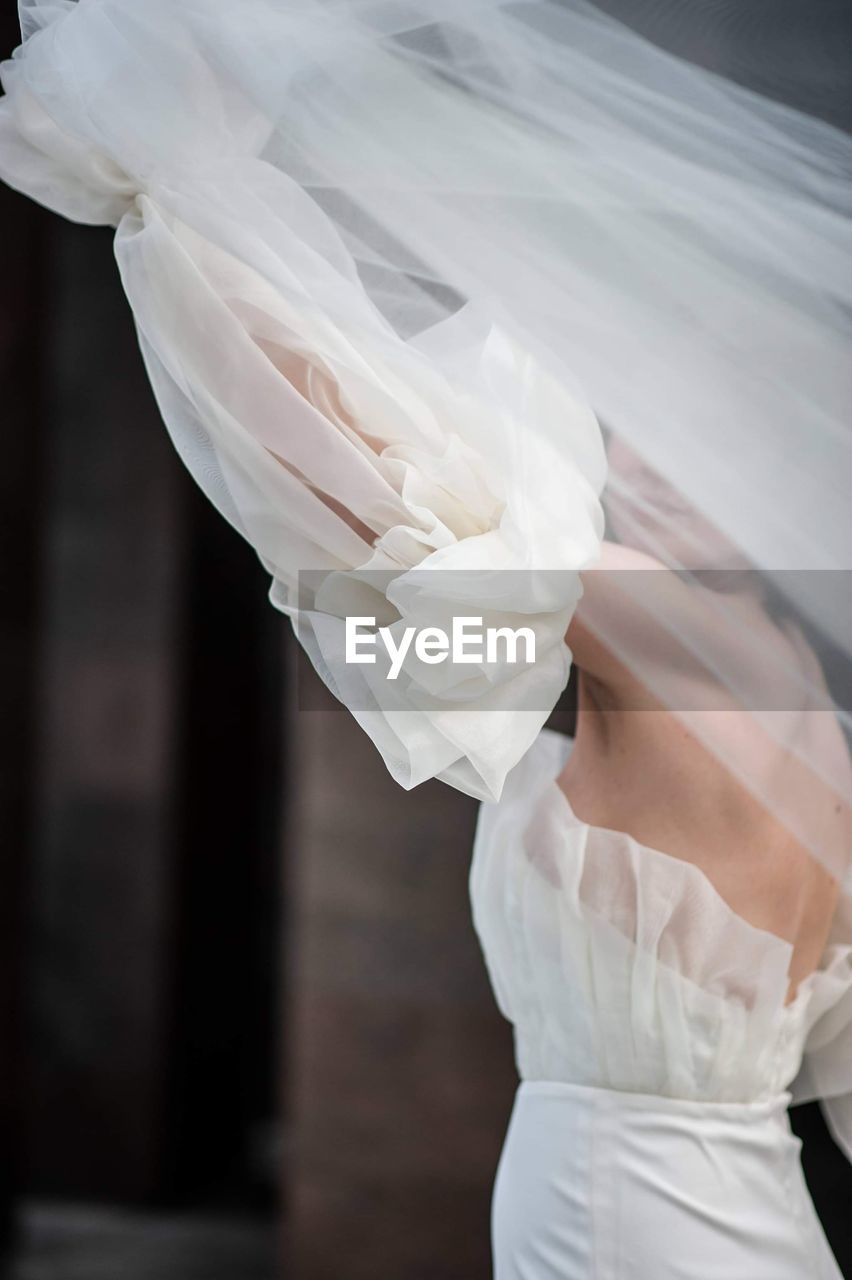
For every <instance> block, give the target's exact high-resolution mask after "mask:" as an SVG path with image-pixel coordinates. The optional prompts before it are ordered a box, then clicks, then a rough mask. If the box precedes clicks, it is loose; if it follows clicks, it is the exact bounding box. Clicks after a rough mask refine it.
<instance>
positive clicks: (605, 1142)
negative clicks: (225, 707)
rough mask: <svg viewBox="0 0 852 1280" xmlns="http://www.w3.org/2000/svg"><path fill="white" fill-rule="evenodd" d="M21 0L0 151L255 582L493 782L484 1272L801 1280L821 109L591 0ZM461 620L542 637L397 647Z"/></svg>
mask: <svg viewBox="0 0 852 1280" xmlns="http://www.w3.org/2000/svg"><path fill="white" fill-rule="evenodd" d="M21 18H22V32H23V43H22V45H21V47H20V49H19V50H17V51H16V54H15V56H14V57H13V58H12V59H11V60H10V61H8V62H6V63H4V64H3V67H2V79H3V87H4V90H5V97H4V98H3V99H2V101H0V175H2V176H3V177H4V179H5V180H6V181H7V182H9V183H10V184H11V185H13V186H15V187H17V188H18V189H20V190H22V191H24V192H25V193H27V194H28V195H30V196H32V197H33V198H34V199H36V200H39V201H40V202H42V203H43V204H45V205H47V206H48V207H50V208H52V209H54V210H56V211H58V212H60V213H62V214H64V215H65V216H67V217H71V218H74V219H76V220H78V221H81V222H88V223H107V224H111V225H113V226H114V227H115V229H116V236H115V252H116V258H117V262H118V266H119V270H120V272H121V276H122V281H123V284H124V287H125V290H126V293H127V295H128V299H129V301H130V304H131V306H132V308H133V313H134V318H135V322H136V326H137V331H138V335H139V343H140V348H141V351H142V355H143V358H144V360H145V364H146V367H147V370H148V373H149V376H150V379H151V382H152V385H153V387H154V391H155V394H156V396H157V400H158V403H159V406H160V409H161V411H162V414H163V418H164V420H165V423H166V426H167V428H168V430H169V432H170V434H171V436H172V439H173V441H174V443H175V446H176V448H177V450H178V451H179V453H180V455H181V457H182V458H183V460H184V462H185V463H186V465H187V466H188V467H189V468H190V470H191V471H192V473H193V475H194V476H195V478H196V479H197V481H198V483H199V484H200V485H201V486H202V488H203V489H204V490H205V492H206V493H207V494H208V496H209V497H210V498H211V500H212V501H213V502H214V503H215V504H216V505H217V506H218V508H219V509H220V510H221V512H222V513H223V515H224V516H225V517H226V519H228V520H229V521H230V522H231V523H232V524H233V525H234V527H235V528H236V529H237V530H238V531H239V532H240V533H241V534H242V535H243V536H244V537H246V538H247V539H248V540H249V541H250V542H251V543H252V545H253V546H254V547H255V549H256V550H257V553H258V555H259V557H260V558H261V560H262V562H263V564H264V566H265V567H266V568H267V569H268V571H269V573H270V576H271V580H272V585H271V590H270V599H271V602H272V603H273V605H275V606H276V607H277V608H279V609H280V610H282V611H283V612H284V613H285V614H286V615H288V616H289V617H290V618H291V620H292V622H293V625H294V628H295V630H296V634H297V636H298V638H299V640H300V642H301V643H302V644H303V645H304V646H305V648H306V650H307V651H308V653H309V654H310V657H311V659H312V661H313V663H314V665H315V667H316V669H317V670H318V672H319V673H320V675H321V676H322V678H323V679H324V680H325V681H326V682H327V684H328V685H329V687H330V688H331V689H332V690H333V691H334V693H335V694H336V695H337V696H338V698H340V700H341V701H342V702H343V703H344V704H345V705H346V706H347V707H348V708H349V709H350V711H351V712H352V714H353V716H355V718H356V719H357V720H358V721H359V723H360V724H361V725H362V727H363V728H364V730H365V731H366V732H367V733H368V734H369V736H370V737H371V739H372V740H373V742H374V743H375V745H376V747H377V748H378V750H379V751H380V752H381V754H382V756H383V758H384V760H385V762H386V764H387V767H388V769H389V770H390V771H391V773H392V774H393V776H394V777H395V778H396V779H397V780H398V781H399V782H400V783H401V784H402V785H403V786H405V787H413V786H415V785H417V784H418V783H420V782H421V781H424V780H425V779H427V778H432V777H438V778H441V779H442V780H444V781H446V782H447V783H449V784H451V785H453V786H456V787H459V788H461V789H462V790H464V791H466V792H468V793H469V794H472V795H474V796H476V797H478V798H479V799H480V800H482V801H483V804H482V808H481V811H480V818H479V824H478V828H477V835H476V842H475V848H474V856H473V863H472V868H471V894H472V905H473V913H474V921H475V924H476V928H477V930H478V933H479V936H480V938H481V941H482V944H483V949H484V953H485V958H486V962H487V965H488V968H489V972H490V975H491V979H492V983H493V986H494V991H495V995H496V997H497V1000H498V1002H499V1004H500V1007H501V1009H502V1010H503V1012H504V1013H505V1014H506V1016H507V1017H508V1018H510V1019H511V1021H512V1022H513V1024H514V1028H515V1042H516V1050H517V1059H518V1068H519V1073H520V1076H521V1085H520V1088H519V1090H518V1095H517V1099H516V1104H515V1109H514V1112H513V1116H512V1121H511V1125H510V1129H509V1133H508V1136H507V1140H506V1145H505V1148H504V1152H503V1156H502V1159H501V1162H500V1168H499V1172H498V1177H497V1185H496V1189H495V1198H494V1220H493V1228H494V1262H495V1274H496V1276H497V1277H498V1280H530V1278H531V1277H534V1278H535V1280H581V1278H585V1277H590V1276H592V1275H594V1276H597V1277H601V1278H604V1277H613V1278H614V1277H630V1278H631V1280H634V1278H637V1277H639V1278H645V1277H647V1278H648V1280H651V1277H653V1278H654V1280H658V1278H660V1280H662V1278H663V1277H671V1278H672V1280H674V1277H687V1276H694V1277H701V1278H702V1280H709V1278H710V1277H714V1276H720V1277H721V1276H723V1275H724V1276H726V1277H727V1276H749V1277H752V1276H754V1277H761V1278H762V1277H765V1278H766V1280H798V1278H802V1277H805V1276H820V1277H837V1276H838V1275H839V1271H838V1268H837V1265H836V1262H835V1261H834V1259H833V1257H832V1255H831V1252H830V1249H829V1246H828V1244H827V1243H826V1240H825V1238H824V1236H823V1234H822V1230H821V1227H820V1225H819V1223H818V1220H817V1218H816V1215H815V1212H814V1209H813V1206H812V1204H811V1202H810V1200H809V1198H808V1194H807V1191H806V1188H805V1185H804V1181H803V1177H802V1173H801V1167H800V1164H799V1155H798V1143H797V1141H796V1140H795V1139H794V1138H793V1137H792V1135H791V1132H790V1128H789V1122H788V1119H787V1106H788V1104H789V1103H791V1102H798V1101H802V1100H805V1099H812V1098H819V1099H821V1100H822V1103H823V1106H824V1108H825V1110H826V1114H827V1117H828V1119H829V1122H830V1125H831V1127H832V1130H833V1132H834V1134H835V1136H836V1138H837V1140H838V1142H839V1143H840V1144H841V1146H843V1148H844V1150H845V1151H846V1152H847V1154H849V1155H850V1156H852V1101H850V1100H852V913H850V889H852V880H850V869H849V851H850V840H849V835H850V829H849V804H850V799H852V771H850V767H849V758H848V752H847V747H846V733H847V731H848V729H849V727H850V716H849V710H848V707H849V701H848V695H849V691H850V682H849V673H850V658H852V640H850V637H852V597H850V593H849V591H848V590H847V588H846V585H845V583H846V571H847V570H848V568H849V564H848V561H849V558H850V554H852V514H850V511H852V508H850V504H849V501H848V491H849V484H850V481H852V434H850V431H849V426H848V418H847V415H848V404H849V403H850V395H849V393H850V390H852V387H850V371H849V361H848V336H849V327H850V315H852V307H850V302H852V298H850V293H852V273H850V271H849V264H850V259H852V236H851V235H850V221H849V213H850V203H852V202H850V171H852V166H850V159H852V143H850V140H849V138H848V137H847V136H846V135H845V134H843V133H841V132H840V131H838V130H836V129H834V128H832V127H831V126H830V125H828V124H827V123H825V122H823V121H820V120H817V119H815V118H812V117H810V116H807V115H804V114H802V113H801V112H798V111H796V110H794V109H792V108H790V107H787V106H784V105H783V104H781V103H779V102H776V101H773V100H771V99H769V98H764V97H759V96H757V95H756V94H753V93H751V92H749V91H748V90H746V89H743V88H742V87H740V86H738V85H736V84H734V83H733V82H731V81H727V80H724V79H722V78H720V77H718V76H715V75H712V74H710V73H708V72H706V71H702V70H700V69H699V68H698V67H695V66H693V65H691V64H689V63H687V62H684V61H681V60H679V59H677V58H675V57H673V56H671V55H670V54H668V53H665V52H663V51H662V50H661V49H659V48H657V47H656V46H654V45H652V44H650V43H648V42H647V41H646V40H644V39H642V38H641V37H639V36H638V35H637V34H635V33H634V32H633V31H631V30H630V29H628V28H627V27H625V26H623V25H622V24H620V23H618V22H616V21H614V20H613V19H612V18H610V17H608V16H607V15H606V14H605V13H604V12H603V11H602V10H601V9H599V8H598V7H596V6H595V5H593V4H590V3H586V0H525V3H523V4H516V3H514V2H510V0H469V3H466V4H465V5H460V4H459V3H458V0H453V3H450V0H431V2H430V3H429V4H421V3H420V2H419V0H239V3H235V2H234V0H146V3H145V4H144V5H140V4H138V3H136V0H23V3H22V6H21ZM600 423H604V424H605V428H606V443H605V441H604V431H603V430H602V428H601V426H600V425H599V424H600ZM470 616H475V617H476V618H477V620H478V621H480V622H484V623H486V624H487V625H489V626H493V627H496V628H497V629H498V630H502V632H504V633H509V632H512V631H514V632H517V631H518V630H519V629H520V628H524V629H525V630H526V632H527V633H528V634H529V635H531V636H533V637H534V640H535V662H534V663H533V664H524V663H521V662H519V661H517V660H515V659H514V658H513V657H512V656H511V654H510V653H509V651H508V648H507V649H506V650H504V651H502V652H500V653H495V654H488V655H486V656H485V657H484V658H483V657H482V656H480V657H479V658H478V659H477V658H474V660H473V661H471V660H470V656H469V655H462V654H452V655H450V660H449V661H444V660H442V661H440V662H439V661H438V660H437V656H436V654H435V652H434V650H432V651H430V650H429V648H428V646H426V645H424V646H422V647H421V646H418V652H417V653H414V652H411V653H407V654H406V656H405V658H404V660H403V661H402V663H401V667H400V669H399V670H397V671H396V673H395V674H394V676H393V678H392V679H389V678H388V676H389V662H390V659H389V657H388V655H389V654H390V653H391V652H392V651H396V652H398V651H399V645H398V643H396V642H397V641H399V639H400V636H401V635H402V634H403V633H406V632H407V631H409V630H410V629H411V628H415V629H416V630H418V631H419V632H420V633H421V634H424V633H426V632H427V631H431V632H432V633H433V637H432V638H433V639H434V635H435V634H436V633H439V632H440V633H442V634H443V633H444V632H446V631H447V630H448V628H447V625H446V624H447V622H448V621H452V620H454V619H458V618H469V617H470ZM365 618H371V619H374V620H375V627H376V628H381V634H382V635H383V637H384V638H385V640H386V641H391V640H393V641H394V643H395V649H394V644H390V643H386V644H385V645H384V646H380V645H378V644H377V645H376V646H375V653H374V657H375V659H376V660H375V661H374V662H369V661H367V662H352V661H350V660H349V658H348V655H347V649H346V636H347V628H348V625H349V623H350V622H352V621H353V620H354V621H359V620H360V621H361V622H363V619H365ZM383 655H384V656H383ZM446 656H447V655H446V654H442V655H441V657H442V658H446ZM572 660H573V661H574V662H575V663H576V664H577V667H578V669H579V671H580V710H579V716H578V727H577V734H576V739H575V741H574V742H573V744H572V743H570V742H568V741H567V740H565V739H562V738H559V737H557V736H556V735H553V734H551V733H549V732H548V731H547V730H546V729H543V727H542V726H543V725H544V722H545V721H546V719H547V717H548V715H549V713H550V711H551V709H552V707H553V705H554V703H555V702H556V700H557V698H558V696H559V694H560V692H561V690H562V689H563V688H564V686H565V683H566V681H567V678H568V674H569V670H570V666H571V662H572ZM397 676H398V677H399V678H397Z"/></svg>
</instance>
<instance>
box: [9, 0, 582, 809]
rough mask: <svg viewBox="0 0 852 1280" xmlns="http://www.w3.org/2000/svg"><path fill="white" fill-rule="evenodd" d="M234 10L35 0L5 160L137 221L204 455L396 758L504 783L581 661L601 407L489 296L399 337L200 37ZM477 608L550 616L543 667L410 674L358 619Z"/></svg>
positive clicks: (181, 436) (149, 336) (52, 188)
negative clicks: (370, 645)
mask: <svg viewBox="0 0 852 1280" xmlns="http://www.w3.org/2000/svg"><path fill="white" fill-rule="evenodd" d="M215 8H217V6H211V5H205V4H204V3H197V4H180V3H175V4H171V5H168V6H166V5H162V4H160V3H155V2H152V3H151V4H150V5H148V4H146V5H145V6H143V7H141V8H140V7H139V6H138V5H136V4H130V3H127V2H125V0H81V3H79V4H75V3H70V2H67V0H65V2H63V0H56V2H53V3H50V4H45V3H42V4H30V5H28V6H27V7H26V9H25V12H24V32H25V35H26V36H27V37H28V38H27V39H26V41H25V43H24V45H23V46H22V48H21V49H20V50H18V51H17V55H16V57H15V58H14V59H13V60H12V61H11V62H8V63H6V64H4V66H3V85H4V88H5V91H6V96H5V98H4V99H3V101H2V104H0V175H2V176H3V178H4V179H5V180H6V181H7V182H8V183H9V184H10V185H12V186H15V187H17V188H18V189H20V190H22V191H24V192H25V193H27V194H29V195H30V196H32V197H33V198H35V199H36V200H39V201H40V202H42V203H44V204H46V205H47V206H49V207H50V208H52V209H55V210H57V211H58V212H60V213H62V214H64V215H65V216H67V217H70V218H73V219H75V220H77V221H82V222H89V223H104V222H105V223H110V224H112V225H114V226H116V239H115V251H116V257H117V260H118V265H119V269H120V272H121V277H122V281H123V284H124V287H125V290H126V293H127V296H128V299H129V301H130V304H131V307H132V309H133V313H134V317H135V321H136V325H137V330H138V334H139V341H140V346H141V349H142V352H143V356H144V359H145V363H146V366H147V369H148V373H149V375H150V378H151V382H152V384H153V387H154V391H155V394H156V397H157V401H158V404H159V407H160V409H161V411H162V415H163V418H164V420H165V422H166V425H167V427H168V430H169V432H170V434H171V436H172V439H173V441H174V443H175V446H176V448H177V450H178V452H179V453H180V456H181V457H182V459H183V461H184V462H185V463H186V465H187V467H188V468H189V469H190V471H191V472H192V474H193V476H194V477H195V479H196V480H197V482H198V483H199V484H200V485H201V487H202V488H203V489H204V490H205V492H206V493H207V494H208V496H209V497H210V499H211V500H212V501H213V502H214V503H215V504H216V506H217V507H218V508H219V510H220V511H221V512H222V513H223V514H224V515H225V517H226V518H227V519H228V520H229V521H230V522H231V523H232V524H233V525H234V526H235V527H236V528H237V529H238V530H239V531H240V532H241V533H242V534H243V535H244V536H245V537H246V538H247V539H248V540H249V542H250V543H251V544H252V545H253V546H254V548H255V549H256V551H257V554H258V556H259V557H260V559H261V561H262V563H263V564H264V566H265V567H266V569H268V571H269V573H270V574H271V576H272V588H271V592H270V598H271V600H272V602H273V604H275V605H276V606H277V607H278V608H279V609H281V610H282V611H283V612H284V613H286V614H288V615H289V616H290V617H291V618H292V619H293V621H294V625H295V628H296V632H297V635H298V637H299V639H300V641H301V643H302V644H303V645H304V647H305V648H306V650H307V652H308V653H309V655H310V657H311V660H312V661H313V663H314V665H315V667H316V668H317V670H318V671H319V672H320V674H321V675H322V677H323V678H324V680H325V681H326V683H327V684H328V685H329V686H330V687H331V688H332V690H333V691H334V693H335V694H336V695H337V697H338V698H340V700H341V701H342V702H343V703H344V704H345V705H347V706H348V707H349V709H350V710H351V711H352V713H353V714H354V715H355V716H356V718H357V719H358V720H359V722H360V723H361V724H362V726H363V727H364V729H365V730H366V731H367V733H368V734H369V735H370V737H371V738H372V739H373V741H374V742H375V744H376V745H377V747H378V748H379V750H380V751H381V753H382V755H383V757H384V759H385V761H386V763H387V765H388V768H389V769H390V770H391V772H392V773H393V775H394V777H395V778H397V779H398V781H399V782H400V783H402V785H404V786H406V787H410V786H414V785H416V784H417V783H419V782H421V781H423V780H424V779H426V778H429V777H435V776H437V777H440V778H442V779H444V780H445V781H447V782H450V783H452V784H453V785H455V786H457V787H459V788H461V789H463V790H465V791H468V792H470V793H471V794H474V795H477V796H480V797H492V798H493V797H496V796H498V795H499V793H500V790H501V787H502V783H503V779H504V778H505V776H506V773H507V772H508V770H509V769H510V768H511V767H512V766H513V765H514V764H515V763H516V761H517V760H518V759H519V758H520V756H521V755H522V754H523V753H524V751H525V750H526V749H527V747H528V746H529V745H530V743H531V742H532V740H533V738H534V737H535V735H536V734H537V732H538V729H539V728H540V726H541V724H542V723H543V721H544V720H545V719H546V717H547V715H548V713H549V710H550V709H551V707H552V705H553V703H554V702H555V701H556V699H557V697H558V695H559V693H560V691H561V689H562V688H563V687H564V684H565V682H566V680H567V676H568V671H569V665H570V653H569V652H568V650H567V648H566V646H565V643H564V635H565V631H566V627H567V625H568V622H569V621H570V618H571V614H572V612H573V609H574V607H575V605H576V602H577V600H578V598H579V594H580V589H581V588H580V582H579V574H578V571H579V570H580V569H581V568H582V567H583V566H585V565H587V564H589V563H591V562H592V561H593V560H594V559H595V557H596V553H597V550H598V547H599V544H600V539H601V536H602V515H601V509H600V505H599V501H598V495H599V492H600V489H601V486H602V484H603V480H604V470H605V465H604V455H603V449H602V444H601V438H600V432H599V429H598V426H597V423H596V421H595V418H594V416H593V415H592V413H591V411H590V410H589V409H588V408H587V407H586V405H585V404H584V403H583V402H582V400H581V398H580V397H579V396H578V395H577V394H576V392H575V391H574V390H572V389H571V387H570V382H569V381H568V380H567V378H564V377H563V376H561V374H560V371H559V369H558V366H556V367H554V366H553V365H552V363H551V362H549V361H547V359H546V357H544V360H542V358H539V359H536V358H534V357H533V356H532V355H531V354H530V353H529V352H528V351H527V350H525V349H524V348H523V347H522V346H521V345H520V343H519V342H518V340H517V339H516V338H514V337H513V336H511V334H510V332H509V329H508V327H507V326H506V324H505V323H495V322H494V320H493V318H492V317H490V316H488V315H486V314H484V313H483V312H481V311H480V310H479V309H478V308H477V307H476V306H475V305H474V304H471V303H468V304H466V305H461V306H459V308H458V309H457V310H456V311H455V312H454V313H452V314H450V315H449V316H448V318H446V319H444V320H442V321H440V322H439V323H436V324H432V325H429V326H428V327H426V328H425V329H422V330H421V331H420V332H419V333H418V334H417V336H415V337H408V338H404V337H403V336H401V335H400V333H399V331H398V329H397V328H396V327H395V326H394V325H393V324H392V323H391V322H390V320H389V318H388V317H387V315H386V314H384V313H383V310H382V309H381V308H380V307H379V306H378V305H377V298H376V296H375V290H371V291H368V289H367V288H366V287H365V284H364V283H363V278H362V273H361V274H359V271H358V269H356V264H355V261H354V259H353V256H352V254H351V252H350V249H349V247H348V246H347V244H346V243H345V242H344V239H343V238H342V237H341V235H340V234H339V231H338V229H337V227H336V226H335V224H334V222H333V220H332V219H331V218H330V217H329V216H328V215H327V214H326V212H324V211H323V209H322V208H321V207H320V204H319V203H318V202H317V201H316V200H315V199H314V198H313V197H312V196H311V195H309V194H308V193H307V192H306V191H305V189H304V187H303V185H302V183H301V182H300V181H297V180H296V178H294V177H293V176H292V174H291V173H289V172H287V169H286V166H282V165H281V164H279V163H276V162H275V159H274V154H275V150H276V146H277V145H279V144H280V137H281V134H280V131H279V132H278V133H276V132H275V130H274V128H273V123H272V122H271V121H270V119H269V118H268V117H267V116H266V115H265V114H264V112H263V111H261V110H260V109H259V108H258V105H257V103H256V102H254V101H252V100H251V99H250V98H249V97H247V96H246V95H245V93H244V92H242V91H240V90H239V89H238V88H237V87H236V85H235V83H234V81H233V80H232V79H231V78H230V77H229V76H228V75H227V74H226V73H225V72H224V71H222V70H221V68H220V65H219V63H218V60H217V58H216V56H214V55H213V54H211V52H210V49H209V48H208V47H207V46H206V43H205V38H203V34H204V33H203V32H202V34H199V30H198V29H197V26H196V25H195V20H196V18H197V16H198V14H204V15H205V16H206V17H207V18H209V16H210V13H212V12H213V10H214V9H215ZM204 31H205V32H206V33H207V35H208V36H209V27H206V28H204ZM545 365H547V367H545ZM459 614H464V615H474V616H478V617H480V618H482V619H483V620H484V625H488V626H495V627H499V626H503V627H511V628H515V629H517V628H518V627H520V626H525V627H528V628H529V629H530V630H531V631H532V633H533V634H534V637H535V659H536V660H535V662H534V663H532V664H529V663H517V662H516V663H514V664H513V663H510V662H508V661H499V660H492V661H487V662H486V661H484V660H483V661H481V662H480V663H478V664H477V663H475V662H474V663H473V664H467V665H465V666H463V667H458V666H454V665H453V664H452V663H445V664H444V665H443V666H442V667H438V666H437V665H428V666H427V665H423V664H420V665H419V666H416V667H415V666H414V665H412V664H411V663H409V664H407V665H404V666H403V668H402V670H401V672H400V673H399V675H398V676H397V678H396V679H395V680H389V679H388V670H387V662H384V661H383V659H382V654H381V650H380V647H379V646H378V645H377V646H376V658H377V660H376V662H375V663H374V664H373V665H364V664H353V663H350V662H348V661H347V660H346V655H345V646H344V640H345V634H346V619H347V618H349V617H354V616H357V617H372V618H375V619H376V624H377V625H383V626H385V627H387V628H389V629H390V633H391V634H395V635H399V633H400V632H401V631H403V630H404V629H405V628H407V627H411V626H415V627H422V626H425V625H434V624H435V622H436V621H438V620H441V619H444V620H446V619H449V618H452V617H455V616H456V615H459Z"/></svg>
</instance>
